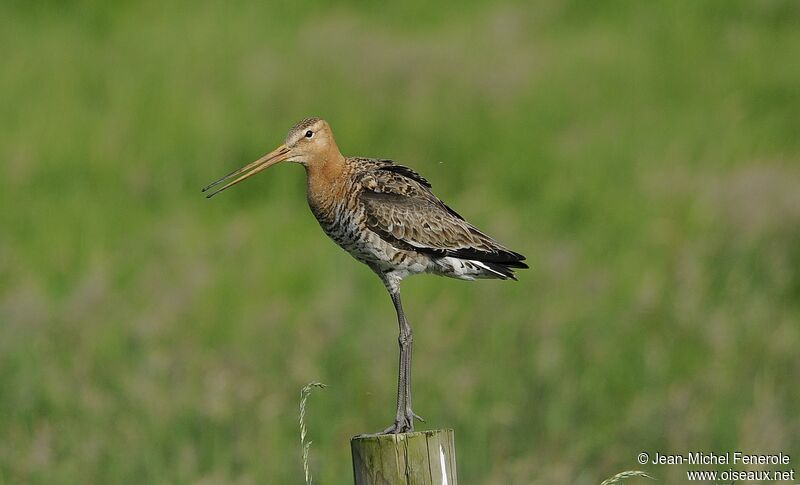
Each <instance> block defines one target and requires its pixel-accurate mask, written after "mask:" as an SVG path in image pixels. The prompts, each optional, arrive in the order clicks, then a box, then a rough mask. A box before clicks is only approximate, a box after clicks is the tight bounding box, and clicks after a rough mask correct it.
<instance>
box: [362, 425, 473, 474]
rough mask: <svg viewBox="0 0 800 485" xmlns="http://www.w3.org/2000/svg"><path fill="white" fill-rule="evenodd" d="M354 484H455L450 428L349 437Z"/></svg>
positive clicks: (453, 452) (453, 441) (452, 441)
mask: <svg viewBox="0 0 800 485" xmlns="http://www.w3.org/2000/svg"><path fill="white" fill-rule="evenodd" d="M350 449H351V450H352V452H353V475H354V476H355V483H356V485H457V483H458V480H457V478H456V445H455V440H454V438H453V430H452V429H436V430H431V431H417V432H414V433H405V434H387V435H383V436H369V437H358V436H356V437H355V438H353V439H352V440H350Z"/></svg>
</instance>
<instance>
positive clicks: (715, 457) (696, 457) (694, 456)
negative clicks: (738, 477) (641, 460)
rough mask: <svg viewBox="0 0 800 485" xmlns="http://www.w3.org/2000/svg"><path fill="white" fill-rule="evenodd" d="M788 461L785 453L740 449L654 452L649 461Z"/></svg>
mask: <svg viewBox="0 0 800 485" xmlns="http://www.w3.org/2000/svg"><path fill="white" fill-rule="evenodd" d="M790 461H791V458H790V457H789V455H787V454H785V453H778V454H774V455H760V454H749V453H743V452H741V451H734V452H733V453H731V452H725V453H713V452H711V453H704V452H701V451H694V452H689V453H687V454H685V455H665V454H661V453H658V452H656V454H655V455H654V456H653V460H652V462H651V463H652V464H653V465H682V464H688V465H788V464H789V462H790Z"/></svg>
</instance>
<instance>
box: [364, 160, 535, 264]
mask: <svg viewBox="0 0 800 485" xmlns="http://www.w3.org/2000/svg"><path fill="white" fill-rule="evenodd" d="M360 182H361V186H362V191H361V196H360V200H361V203H362V204H364V208H365V211H366V216H367V227H369V229H371V230H372V231H374V232H375V233H377V234H378V235H379V236H380V237H381V238H383V239H384V240H385V241H387V242H389V243H390V244H392V245H393V246H395V247H397V248H399V249H408V250H416V251H420V252H424V253H429V254H434V255H438V256H452V257H456V258H462V259H471V260H478V261H484V262H489V263H499V264H502V265H506V266H511V267H518V268H524V267H527V266H526V265H525V263H522V260H524V259H525V257H524V256H522V255H521V254H519V253H515V252H513V251H510V250H508V249H506V248H505V247H503V246H502V245H501V244H500V243H498V242H497V241H495V240H494V239H492V238H491V237H489V236H487V235H486V234H484V233H482V232H481V231H479V230H478V229H476V228H475V227H474V226H473V225H472V224H470V223H468V222H467V221H465V220H464V219H463V218H462V217H461V216H460V215H458V214H457V213H456V212H455V211H454V210H452V209H450V208H449V207H447V205H445V204H444V203H443V202H442V201H441V200H439V199H438V198H437V197H436V196H435V195H433V193H432V192H431V191H430V184H429V183H428V181H427V180H425V179H424V178H423V177H422V176H420V175H419V174H418V173H416V172H414V171H413V170H411V169H410V168H408V167H404V166H402V165H395V164H387V165H385V166H382V167H379V168H376V169H374V170H370V171H367V172H366V173H363V174H362V175H361V176H360Z"/></svg>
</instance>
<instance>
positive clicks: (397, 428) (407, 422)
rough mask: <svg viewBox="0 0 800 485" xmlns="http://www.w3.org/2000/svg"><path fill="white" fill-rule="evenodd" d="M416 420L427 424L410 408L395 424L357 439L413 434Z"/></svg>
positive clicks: (398, 417) (396, 419)
mask: <svg viewBox="0 0 800 485" xmlns="http://www.w3.org/2000/svg"><path fill="white" fill-rule="evenodd" d="M414 419H417V420H419V421H422V422H423V423H424V422H425V420H424V419H422V417H421V416H419V415H418V414H416V413H415V412H414V411H412V410H411V409H410V408H408V409H406V412H405V414H402V415H399V416H397V417H396V418H395V420H394V423H393V424H392V425H391V426H389V427H388V428H386V429H384V430H383V431H379V432H377V433H367V434H360V435H358V436H356V438H374V437H376V436H384V435H387V434H401V433H411V432H413V431H414Z"/></svg>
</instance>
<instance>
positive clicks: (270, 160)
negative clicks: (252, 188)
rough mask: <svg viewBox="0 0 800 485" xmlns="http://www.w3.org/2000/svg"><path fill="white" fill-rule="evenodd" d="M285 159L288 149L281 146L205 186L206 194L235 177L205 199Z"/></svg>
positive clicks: (287, 156)
mask: <svg viewBox="0 0 800 485" xmlns="http://www.w3.org/2000/svg"><path fill="white" fill-rule="evenodd" d="M287 158H289V148H287V147H286V145H281V146H279V147H278V148H276V149H274V150H272V151H271V152H269V153H267V154H266V155H264V156H263V157H261V158H259V159H258V160H256V161H255V162H253V163H250V164H248V165H247V166H245V167H242V168H240V169H239V170H234V171H233V172H231V173H229V174H228V175H226V176H224V177H222V178H221V179H219V180H217V181H216V182H214V183H212V184H209V185H207V186H206V187H204V188H203V192H206V191H207V190H209V189H211V188H214V187H216V186H217V185H219V184H221V183H222V182H225V181H226V180H228V179H230V178H232V177H236V179H234V180H232V181H230V182H228V183H227V184H225V185H223V186H222V187H221V188H219V189H217V190H215V191H214V192H211V193H210V194H208V195H207V196H206V198H207V199H210V198H211V197H214V196H215V195H217V194H219V193H220V192H222V191H223V190H225V189H227V188H228V187H232V186H234V185H236V184H238V183H239V182H241V181H242V180H244V179H246V178H247V177H250V176H252V175H255V174H257V173H258V172H260V171H262V170H266V169H268V168H269V167H271V166H273V165H275V164H276V163H278V162H282V161H284V160H286V159H287ZM237 175H238V177H237Z"/></svg>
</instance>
